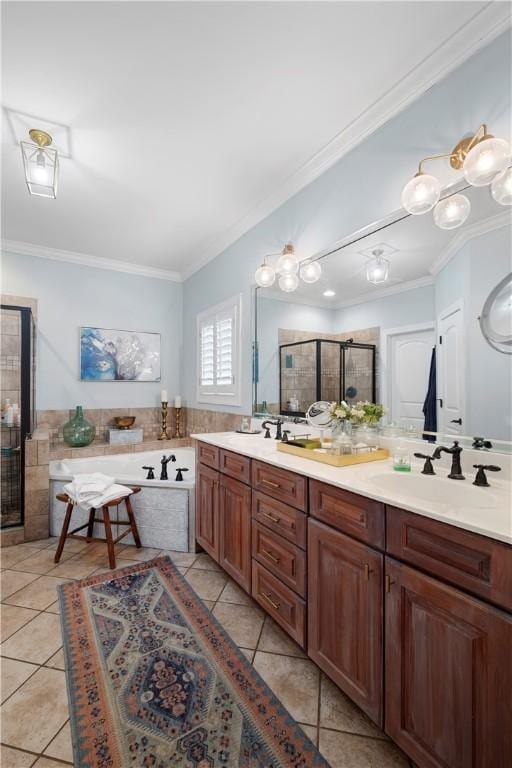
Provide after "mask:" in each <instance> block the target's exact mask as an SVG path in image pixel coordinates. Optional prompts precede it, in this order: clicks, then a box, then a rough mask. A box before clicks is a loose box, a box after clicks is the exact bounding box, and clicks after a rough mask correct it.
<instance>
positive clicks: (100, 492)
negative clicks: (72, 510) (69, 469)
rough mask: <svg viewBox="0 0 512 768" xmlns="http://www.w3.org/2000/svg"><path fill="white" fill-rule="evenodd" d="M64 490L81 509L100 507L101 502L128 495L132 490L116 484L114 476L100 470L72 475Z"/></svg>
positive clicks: (104, 502)
mask: <svg viewBox="0 0 512 768" xmlns="http://www.w3.org/2000/svg"><path fill="white" fill-rule="evenodd" d="M64 490H65V491H66V493H67V494H68V496H69V497H70V499H71V500H72V501H74V502H75V504H78V506H79V507H82V508H83V509H90V508H91V507H96V508H99V507H102V506H103V504H106V503H108V502H109V501H112V500H113V499H117V498H124V497H125V496H129V495H130V494H131V493H133V491H132V490H131V488H127V487H126V486H125V485H117V484H116V483H114V478H113V477H109V476H108V475H103V474H101V472H93V473H92V474H84V475H74V477H73V480H72V481H71V483H68V484H67V485H65V486H64Z"/></svg>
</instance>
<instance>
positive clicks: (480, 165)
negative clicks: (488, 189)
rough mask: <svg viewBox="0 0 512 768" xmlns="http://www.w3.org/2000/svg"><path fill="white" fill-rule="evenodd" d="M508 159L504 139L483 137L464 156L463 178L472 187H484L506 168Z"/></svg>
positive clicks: (507, 148)
mask: <svg viewBox="0 0 512 768" xmlns="http://www.w3.org/2000/svg"><path fill="white" fill-rule="evenodd" d="M509 157H510V150H509V146H508V144H507V142H506V141H505V140H504V139H495V138H494V137H493V136H490V135H484V137H483V138H482V139H480V140H479V141H478V142H477V143H476V144H475V146H473V147H472V148H471V149H470V150H469V152H468V153H467V155H466V158H465V160H464V165H463V170H464V176H465V177H466V180H467V181H469V183H470V184H472V185H473V186H474V187H484V186H485V185H486V184H490V183H491V182H492V180H493V179H495V178H496V176H498V175H499V174H500V173H501V172H502V171H503V170H504V169H505V168H506V167H507V165H508V162H509Z"/></svg>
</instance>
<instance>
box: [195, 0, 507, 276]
mask: <svg viewBox="0 0 512 768" xmlns="http://www.w3.org/2000/svg"><path fill="white" fill-rule="evenodd" d="M510 23H511V22H510V10H509V5H508V3H496V2H489V3H487V4H486V5H485V6H484V8H482V9H481V10H480V11H478V12H477V13H476V14H475V15H474V16H473V17H472V18H471V19H469V21H467V22H466V23H465V24H464V25H463V26H462V27H461V28H460V29H459V30H457V32H456V33H455V34H453V35H452V36H451V37H450V38H449V39H448V40H446V41H445V42H444V43H442V44H441V45H439V46H438V47H437V48H436V49H435V50H434V51H433V52H432V53H431V54H430V55H428V56H427V57H426V58H425V59H423V61H421V62H420V63H419V64H418V65H417V66H416V67H415V68H414V69H412V70H411V71H410V72H409V73H408V74H407V75H405V76H404V77H403V78H402V79H401V80H399V81H398V82H397V83H396V84H395V85H394V86H393V87H392V88H390V89H389V91H387V93H385V94H384V95H383V96H381V97H380V98H379V99H378V100H377V101H376V102H375V103H374V104H373V105H371V106H370V107H368V108H367V109H366V110H364V111H363V112H362V113H361V114H360V115H359V117H357V118H356V119H355V120H353V121H352V122H351V123H350V124H349V125H348V126H346V127H345V128H344V129H343V130H342V131H341V132H340V133H338V134H337V135H336V136H335V137H334V138H333V139H332V140H331V141H330V142H329V143H328V144H327V145H326V146H325V147H323V149H321V150H320V151H319V152H317V153H316V154H315V155H313V157H312V158H310V159H309V160H308V161H306V163H304V165H302V166H301V167H300V168H299V169H298V170H297V171H296V172H295V173H293V174H292V175H291V176H289V177H288V178H287V179H286V180H285V181H284V182H283V183H282V184H281V185H280V186H279V187H278V188H277V189H276V191H275V192H274V193H272V194H271V195H269V196H268V197H266V198H265V199H264V200H262V201H261V203H260V204H259V205H257V206H256V207H255V208H253V209H252V210H251V211H249V212H248V213H247V214H246V215H245V216H243V217H242V218H241V219H239V220H238V221H237V222H235V223H234V224H233V226H231V227H230V228H229V229H227V230H226V231H225V232H224V233H223V234H222V235H220V236H219V237H218V238H216V239H215V240H213V241H212V242H211V243H210V244H209V245H208V246H207V247H206V248H205V250H204V251H203V253H202V254H201V255H200V256H199V258H198V259H197V260H196V261H195V263H194V264H193V265H192V266H191V267H190V268H189V269H186V270H184V271H183V272H182V279H183V280H186V279H188V278H189V277H191V276H192V275H193V274H194V273H195V272H197V271H199V270H200V269H202V267H204V266H205V265H206V264H208V262H210V261H212V259H214V258H215V257H216V256H218V255H219V254H220V253H222V252H223V251H224V250H225V249H226V248H228V247H229V246H230V245H232V244H233V243H234V242H235V241H236V240H238V239H239V238H240V237H242V235H244V234H245V233H246V232H247V231H249V230H250V229H251V228H252V227H254V226H256V224H258V223H259V222H260V221H262V220H263V219H264V218H266V217H267V216H269V215H270V214H271V213H272V212H273V211H275V210H276V209H277V208H279V206H281V205H282V204H283V203H285V202H286V201H287V200H288V199H289V198H291V197H293V195H295V194H297V192H299V191H300V190H301V189H303V188H304V187H306V186H307V185H308V184H310V183H311V182H312V181H314V180H315V179H316V178H318V177H319V176H320V175H321V174H322V173H324V172H325V171H326V170H327V169H328V168H330V167H331V166H332V165H334V164H335V163H336V162H338V160H340V159H341V158H342V157H343V156H344V155H346V154H347V153H348V152H350V151H351V150H352V149H354V148H355V147H356V146H357V145H358V144H360V143H361V142H362V141H364V140H365V139H366V138H367V137H368V136H370V135H371V134H372V133H374V132H375V131H376V130H377V129H378V128H380V127H381V126H382V125H384V123H386V122H387V121H389V120H390V119H391V118H393V117H394V116H395V115H397V114H399V113H400V112H402V111H403V110H404V109H405V108H406V107H408V106H409V105H410V104H411V103H412V102H414V101H416V99H418V98H419V97H420V96H421V95H422V94H423V93H424V92H425V91H427V90H428V89H429V88H431V87H432V86H433V85H435V84H436V83H437V82H439V81H440V80H442V79H443V78H444V77H446V75H448V74H449V73H450V72H451V71H453V70H454V69H456V68H457V67H458V66H460V65H461V64H462V63H463V62H464V61H466V60H467V59H469V58H470V57H471V56H472V55H473V54H474V53H476V51H478V50H480V49H481V48H484V47H485V46H486V45H487V44H488V43H490V42H491V41H492V40H494V39H495V38H496V37H498V35H500V34H501V33H502V32H504V31H505V30H506V29H508V28H509V27H510Z"/></svg>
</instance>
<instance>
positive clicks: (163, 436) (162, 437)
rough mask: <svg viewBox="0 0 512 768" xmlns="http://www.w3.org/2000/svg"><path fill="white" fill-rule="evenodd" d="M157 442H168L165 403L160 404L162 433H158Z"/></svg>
mask: <svg viewBox="0 0 512 768" xmlns="http://www.w3.org/2000/svg"><path fill="white" fill-rule="evenodd" d="M158 439H159V440H169V439H170V438H169V435H168V434H167V403H162V431H161V433H160V437H159V438H158Z"/></svg>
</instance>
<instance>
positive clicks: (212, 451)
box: [197, 443, 220, 469]
mask: <svg viewBox="0 0 512 768" xmlns="http://www.w3.org/2000/svg"><path fill="white" fill-rule="evenodd" d="M219 455H220V448H216V447H215V446H214V445H208V443H198V444H197V460H198V461H199V462H200V463H201V464H206V465H207V466H208V467H213V469H218V468H219Z"/></svg>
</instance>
